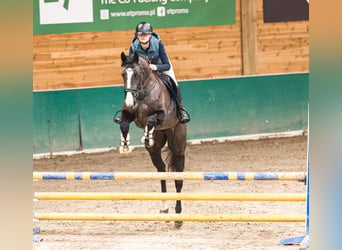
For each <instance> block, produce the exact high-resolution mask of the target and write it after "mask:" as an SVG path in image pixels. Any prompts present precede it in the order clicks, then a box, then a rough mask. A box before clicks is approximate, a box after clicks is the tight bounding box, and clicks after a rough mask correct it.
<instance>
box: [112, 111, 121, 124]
mask: <svg viewBox="0 0 342 250" xmlns="http://www.w3.org/2000/svg"><path fill="white" fill-rule="evenodd" d="M121 110H122V109H120V110H118V111H116V113H115V114H114V117H113V121H114V122H115V123H117V124H120V123H121V117H116V116H117V115H118V113H119V112H121Z"/></svg>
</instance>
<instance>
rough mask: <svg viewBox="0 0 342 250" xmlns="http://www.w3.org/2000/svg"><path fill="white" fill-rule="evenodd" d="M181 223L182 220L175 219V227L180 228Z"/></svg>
mask: <svg viewBox="0 0 342 250" xmlns="http://www.w3.org/2000/svg"><path fill="white" fill-rule="evenodd" d="M182 225H183V221H175V228H181V227H182Z"/></svg>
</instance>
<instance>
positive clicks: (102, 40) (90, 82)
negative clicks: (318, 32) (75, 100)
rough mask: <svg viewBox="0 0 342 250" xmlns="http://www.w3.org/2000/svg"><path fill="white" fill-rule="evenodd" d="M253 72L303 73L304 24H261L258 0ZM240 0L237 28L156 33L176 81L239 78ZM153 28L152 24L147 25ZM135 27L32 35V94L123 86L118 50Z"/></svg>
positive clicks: (305, 54) (305, 55)
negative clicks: (255, 66)
mask: <svg viewBox="0 0 342 250" xmlns="http://www.w3.org/2000/svg"><path fill="white" fill-rule="evenodd" d="M256 11H257V36H258V38H257V69H258V71H257V74H267V73H283V72H297V71H307V70H308V56H309V46H308V22H289V23H273V24H264V23H263V16H262V15H263V14H262V0H257V7H256ZM240 23H241V21H240V0H236V24H234V25H222V26H205V27H187V28H167V29H156V31H157V32H158V33H159V35H160V36H161V38H162V40H163V42H164V44H165V46H166V49H167V52H168V54H169V56H170V58H171V61H172V64H173V67H174V70H175V73H176V76H177V79H178V80H180V81H181V80H194V79H206V78H221V77H230V76H241V75H242V74H243V73H242V72H243V71H242V57H243V55H242V50H241V24H240ZM152 25H153V24H152ZM134 29H135V27H132V30H128V31H106V32H82V33H66V34H47V35H34V36H33V56H34V57H33V85H34V86H33V90H34V91H44V90H54V89H65V88H84V87H97V86H113V85H120V84H122V78H121V66H120V64H121V60H120V53H121V52H122V51H124V52H126V53H128V48H129V45H130V42H131V39H132V37H133V33H134Z"/></svg>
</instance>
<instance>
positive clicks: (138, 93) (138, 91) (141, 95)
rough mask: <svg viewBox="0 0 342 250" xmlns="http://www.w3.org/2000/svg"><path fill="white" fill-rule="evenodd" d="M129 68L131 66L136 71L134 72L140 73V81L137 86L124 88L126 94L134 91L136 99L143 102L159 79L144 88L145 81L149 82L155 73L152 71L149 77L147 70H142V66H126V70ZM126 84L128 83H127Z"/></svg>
mask: <svg viewBox="0 0 342 250" xmlns="http://www.w3.org/2000/svg"><path fill="white" fill-rule="evenodd" d="M127 68H131V69H132V70H133V72H134V74H136V75H139V82H138V84H137V88H126V87H125V88H124V92H125V94H127V93H132V95H133V97H134V99H135V100H136V101H137V102H138V103H140V102H142V101H143V100H144V99H145V98H146V97H147V96H148V95H149V94H150V93H151V91H152V89H153V88H154V87H155V86H156V83H157V79H155V81H154V82H153V84H152V85H151V86H149V87H148V88H144V86H145V83H146V82H148V81H149V80H150V78H151V75H153V73H152V72H150V75H149V76H148V77H146V76H145V71H143V70H141V66H135V67H134V68H133V67H125V70H127ZM125 85H126V84H125Z"/></svg>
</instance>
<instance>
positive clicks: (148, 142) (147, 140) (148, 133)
mask: <svg viewBox="0 0 342 250" xmlns="http://www.w3.org/2000/svg"><path fill="white" fill-rule="evenodd" d="M156 125H157V115H156V114H154V115H151V116H149V117H148V118H147V121H146V125H145V129H144V135H143V137H142V138H141V142H142V143H144V144H145V147H147V148H150V147H152V146H153V145H154V139H153V137H154V134H153V132H154V129H155V127H156Z"/></svg>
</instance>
